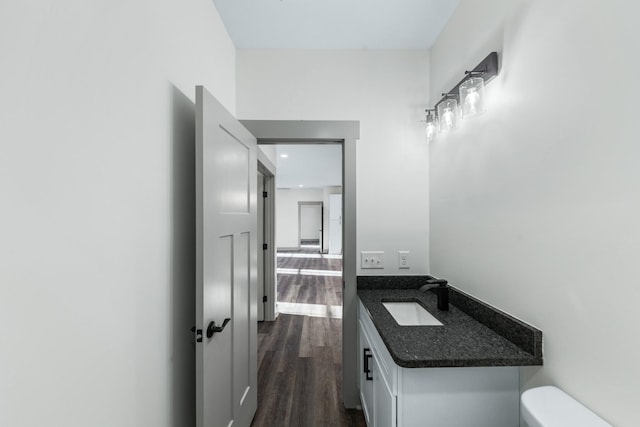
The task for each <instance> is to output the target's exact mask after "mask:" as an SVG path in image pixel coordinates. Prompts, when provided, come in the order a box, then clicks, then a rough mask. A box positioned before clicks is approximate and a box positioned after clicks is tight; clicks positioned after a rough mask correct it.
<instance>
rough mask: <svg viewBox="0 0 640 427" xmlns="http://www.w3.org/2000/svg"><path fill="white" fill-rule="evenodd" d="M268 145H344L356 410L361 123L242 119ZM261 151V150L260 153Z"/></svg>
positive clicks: (347, 361)
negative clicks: (357, 157)
mask: <svg viewBox="0 0 640 427" xmlns="http://www.w3.org/2000/svg"><path fill="white" fill-rule="evenodd" d="M240 122H241V123H242V124H243V125H244V126H245V127H246V128H247V129H248V130H249V132H251V133H252V134H253V135H254V136H255V137H256V139H257V140H258V144H259V145H267V144H305V143H309V144H336V143H338V144H342V212H343V214H342V218H343V227H342V253H343V255H342V258H343V270H342V295H343V297H342V399H343V403H344V406H345V407H346V408H356V407H357V406H358V404H359V397H358V344H357V343H358V339H357V338H358V329H357V323H358V320H357V312H358V305H357V286H356V260H357V256H356V254H357V252H356V141H357V140H359V139H360V122H359V121H357V120H336V121H324V120H304V121H302V120H240ZM258 152H260V150H258Z"/></svg>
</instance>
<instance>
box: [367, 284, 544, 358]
mask: <svg viewBox="0 0 640 427" xmlns="http://www.w3.org/2000/svg"><path fill="white" fill-rule="evenodd" d="M426 277H429V276H359V277H358V297H359V298H360V300H361V301H362V303H363V305H364V307H365V308H366V310H367V312H368V313H369V316H370V317H371V320H372V321H373V324H374V325H375V327H376V329H377V331H378V333H379V334H380V337H381V338H382V340H383V341H384V343H385V345H386V346H387V349H388V350H389V353H390V354H391V357H392V358H393V360H394V361H395V362H396V364H398V366H402V367H405V368H425V367H472V366H528V365H542V332H541V331H540V330H538V329H536V328H534V327H532V326H530V325H527V324H526V323H524V322H521V321H520V320H518V319H515V318H513V317H511V316H509V315H508V314H506V313H503V312H501V311H500V310H497V309H495V308H494V307H491V306H489V305H488V304H486V303H484V302H482V301H479V300H477V299H475V298H473V297H471V296H469V295H466V294H464V293H463V292H461V291H459V290H457V289H456V288H454V287H450V300H451V303H450V305H449V311H439V310H438V308H437V297H436V295H435V293H433V292H430V291H428V292H420V291H419V290H418V288H419V287H420V285H422V284H424V283H425V278H426ZM386 301H416V302H419V303H420V304H422V305H423V307H424V308H426V309H427V311H428V312H429V313H431V314H432V315H433V316H434V317H435V318H437V319H438V320H439V321H440V322H442V324H443V325H442V326H400V325H398V324H397V323H396V321H395V320H394V318H393V317H392V316H391V314H390V313H389V312H388V311H387V309H386V308H385V307H384V306H383V305H382V302H386Z"/></svg>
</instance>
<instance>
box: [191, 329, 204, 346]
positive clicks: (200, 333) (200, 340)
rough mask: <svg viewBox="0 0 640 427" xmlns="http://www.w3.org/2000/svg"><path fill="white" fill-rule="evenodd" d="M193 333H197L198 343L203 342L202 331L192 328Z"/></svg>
mask: <svg viewBox="0 0 640 427" xmlns="http://www.w3.org/2000/svg"><path fill="white" fill-rule="evenodd" d="M191 332H194V333H195V336H196V342H202V329H196V327H195V326H194V327H193V328H191Z"/></svg>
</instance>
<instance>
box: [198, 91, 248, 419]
mask: <svg viewBox="0 0 640 427" xmlns="http://www.w3.org/2000/svg"><path fill="white" fill-rule="evenodd" d="M256 154H257V145H256V140H255V138H254V137H253V135H251V134H250V133H249V132H248V131H247V130H246V129H245V128H244V127H243V126H242V125H241V124H240V123H239V122H238V121H237V120H236V119H235V118H234V117H233V116H232V115H231V114H230V113H229V112H228V111H227V110H226V109H225V108H224V107H223V106H222V105H221V104H220V103H219V102H218V101H217V100H216V99H215V98H214V97H213V96H212V95H211V94H210V93H209V92H207V91H206V89H204V87H202V86H197V87H196V223H197V229H196V236H197V237H196V241H197V251H196V252H197V259H196V268H197V283H196V329H197V330H196V341H197V342H196V419H197V426H198V427H229V426H231V425H232V424H233V426H234V427H248V426H249V425H250V424H251V421H252V419H253V415H254V414H255V411H256V408H257V364H256V361H257V301H256V274H257V240H256V237H257V236H256V234H257V233H256V228H257V217H256V209H257V198H256V184H257V182H256V181H257V178H256V172H257V161H256ZM226 319H230V320H226ZM213 322H215V323H213ZM225 322H227V323H226V326H225ZM223 326H225V327H224V329H222V327H223Z"/></svg>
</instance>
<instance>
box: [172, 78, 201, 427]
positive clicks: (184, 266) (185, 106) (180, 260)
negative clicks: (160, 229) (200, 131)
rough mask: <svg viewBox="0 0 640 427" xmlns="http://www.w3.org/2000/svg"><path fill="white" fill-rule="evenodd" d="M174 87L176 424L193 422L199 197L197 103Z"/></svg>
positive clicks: (173, 195)
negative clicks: (196, 181) (197, 199)
mask: <svg viewBox="0 0 640 427" xmlns="http://www.w3.org/2000/svg"><path fill="white" fill-rule="evenodd" d="M170 90H171V105H172V109H171V126H172V132H171V150H172V153H171V158H172V163H171V231H172V232H171V234H172V242H171V271H172V273H171V281H172V284H171V296H170V304H171V307H170V310H169V313H170V326H171V332H170V333H171V336H170V343H171V348H170V354H169V364H170V365H169V366H170V369H171V370H172V372H171V374H170V380H171V384H170V395H171V402H170V405H171V406H170V411H171V419H172V421H173V424H172V425H173V426H174V427H188V426H195V424H196V419H195V401H196V396H195V391H196V383H195V378H196V369H195V343H194V342H193V339H192V337H193V334H192V333H191V331H190V329H191V327H192V326H193V325H194V322H195V318H196V314H195V300H196V295H195V283H196V268H195V267H196V266H195V259H196V241H195V237H196V199H195V192H196V191H195V179H196V171H195V143H196V133H195V125H196V117H195V105H194V103H193V102H191V100H190V99H189V98H188V97H187V96H185V95H184V94H183V93H182V92H181V91H180V90H179V89H178V88H176V87H175V86H173V85H170Z"/></svg>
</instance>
